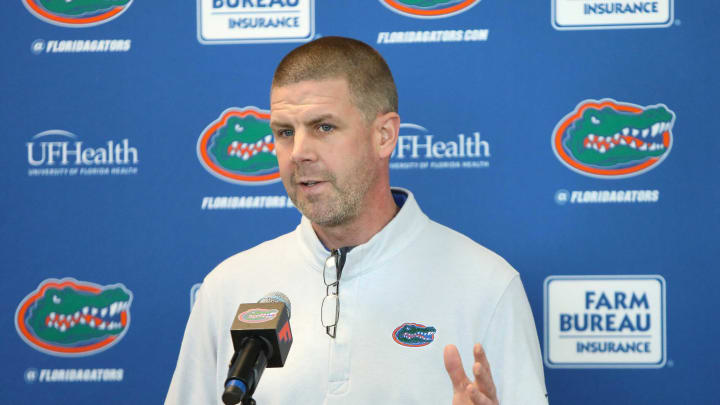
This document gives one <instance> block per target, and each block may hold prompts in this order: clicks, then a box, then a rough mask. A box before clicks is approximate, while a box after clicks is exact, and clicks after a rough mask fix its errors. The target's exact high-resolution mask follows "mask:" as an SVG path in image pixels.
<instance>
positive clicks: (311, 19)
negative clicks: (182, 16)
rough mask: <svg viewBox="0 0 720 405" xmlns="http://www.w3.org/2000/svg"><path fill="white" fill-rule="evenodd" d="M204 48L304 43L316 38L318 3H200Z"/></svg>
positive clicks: (275, 0)
mask: <svg viewBox="0 0 720 405" xmlns="http://www.w3.org/2000/svg"><path fill="white" fill-rule="evenodd" d="M197 15H198V17H197V25H198V28H197V30H198V31H197V38H198V41H200V43H202V44H243V43H245V44H248V43H249V44H253V43H268V42H304V41H309V40H311V39H312V38H313V36H314V35H315V0H197Z"/></svg>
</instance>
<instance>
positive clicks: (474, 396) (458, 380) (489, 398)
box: [443, 343, 499, 405]
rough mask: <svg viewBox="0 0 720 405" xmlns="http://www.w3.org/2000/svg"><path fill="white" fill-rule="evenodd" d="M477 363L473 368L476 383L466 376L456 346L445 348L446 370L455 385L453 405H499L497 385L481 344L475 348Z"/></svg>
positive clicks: (474, 353)
mask: <svg viewBox="0 0 720 405" xmlns="http://www.w3.org/2000/svg"><path fill="white" fill-rule="evenodd" d="M473 355H474V356H475V363H474V364H473V367H472V372H473V375H474V377H475V378H474V381H471V380H470V379H469V378H467V375H465V370H464V369H463V365H462V360H461V359H460V353H458V349H457V347H455V345H447V346H445V351H444V352H443V358H444V360H445V370H447V373H448V375H449V376H450V381H452V385H453V401H452V404H453V405H498V404H499V402H498V399H497V392H496V391H495V384H494V383H493V380H492V374H491V373H490V364H488V361H487V357H485V350H484V349H483V347H482V345H481V344H480V343H477V344H476V345H475V346H474V347H473Z"/></svg>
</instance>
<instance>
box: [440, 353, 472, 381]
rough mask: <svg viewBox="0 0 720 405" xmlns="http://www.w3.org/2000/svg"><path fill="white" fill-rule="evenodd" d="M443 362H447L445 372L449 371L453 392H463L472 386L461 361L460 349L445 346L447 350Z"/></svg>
mask: <svg viewBox="0 0 720 405" xmlns="http://www.w3.org/2000/svg"><path fill="white" fill-rule="evenodd" d="M443 360H445V370H447V373H448V375H449V376H450V381H452V385H453V391H455V392H463V391H464V390H465V389H466V388H467V386H468V385H472V384H470V380H469V379H468V378H467V376H466V375H465V370H464V369H463V365H462V360H461V359H460V353H458V349H457V347H455V345H447V346H445V350H444V351H443Z"/></svg>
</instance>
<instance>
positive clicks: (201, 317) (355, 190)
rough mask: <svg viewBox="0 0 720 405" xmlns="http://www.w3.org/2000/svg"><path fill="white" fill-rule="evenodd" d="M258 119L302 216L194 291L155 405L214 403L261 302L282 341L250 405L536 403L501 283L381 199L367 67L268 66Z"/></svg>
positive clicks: (363, 55) (386, 84)
mask: <svg viewBox="0 0 720 405" xmlns="http://www.w3.org/2000/svg"><path fill="white" fill-rule="evenodd" d="M270 105H271V114H270V115H271V118H270V126H271V128H272V131H273V133H274V135H275V147H276V153H277V158H278V163H279V168H280V175H281V177H282V181H283V184H284V186H285V189H286V190H287V193H288V195H289V196H290V198H291V199H292V201H293V202H294V203H295V205H296V206H297V207H298V209H299V210H300V211H301V212H302V214H303V218H302V220H301V223H300V225H299V226H298V227H297V229H296V230H295V231H293V232H291V233H289V234H286V235H284V236H281V237H279V238H277V239H274V240H271V241H268V242H265V243H263V244H261V245H258V246H256V247H254V248H252V249H250V250H247V251H245V252H242V253H239V254H237V255H235V256H232V257H230V258H229V259H227V260H226V261H224V262H223V263H221V264H220V265H219V266H218V267H217V268H216V269H215V270H213V271H212V272H211V273H210V274H209V275H208V276H207V277H206V278H205V281H204V282H203V286H202V288H201V289H200V291H199V293H198V300H197V301H196V303H195V307H194V308H193V311H192V314H191V315H190V320H189V321H188V326H187V329H186V331H185V336H184V339H183V344H182V348H181V351H180V356H179V359H178V364H177V369H176V370H175V375H174V376H173V380H172V383H171V385H170V391H169V393H168V396H167V399H166V404H181V403H182V404H209V403H221V402H220V396H221V394H222V391H223V383H224V381H225V378H226V375H227V370H228V361H229V359H230V358H231V357H232V354H233V351H232V350H233V349H232V344H231V341H230V337H229V329H230V325H231V323H232V320H233V317H234V315H235V309H236V308H237V306H238V304H240V303H243V302H252V301H253V300H257V299H258V298H260V297H261V296H262V294H263V293H265V292H268V291H273V290H278V291H282V292H284V293H285V294H287V295H288V297H289V298H290V301H291V303H292V331H293V338H294V343H293V347H292V349H291V351H290V354H289V356H288V359H287V362H286V364H285V367H283V368H279V369H268V370H266V371H265V373H264V374H263V378H262V381H261V382H260V384H259V386H258V389H257V391H256V392H255V395H254V398H255V399H256V400H257V402H258V403H259V404H261V405H265V404H291V403H292V404H303V405H304V404H340V403H342V404H344V405H349V404H396V403H416V404H421V403H422V404H443V403H451V402H452V403H453V404H455V405H460V404H498V403H502V404H503V405H508V404H545V403H547V400H546V396H545V386H544V377H543V369H542V362H541V359H540V349H539V345H538V341H537V333H536V331H535V325H534V322H533V318H532V313H531V311H530V307H529V305H528V302H527V298H526V296H525V293H524V291H523V288H522V284H521V282H520V280H519V277H518V274H517V272H516V271H515V270H513V269H512V268H511V267H510V266H509V265H508V264H507V263H506V262H505V261H504V260H503V259H502V258H500V257H499V256H497V255H495V254H494V253H492V252H490V251H488V250H487V249H485V248H483V247H481V246H480V245H478V244H476V243H475V242H473V241H471V240H470V239H468V238H466V237H465V236H463V235H460V234H459V233H457V232H455V231H452V230H450V229H448V228H446V227H444V226H442V225H439V224H437V223H435V222H432V221H430V220H429V219H428V218H427V217H426V216H425V215H424V214H423V213H422V211H420V208H419V206H418V204H417V202H416V201H415V199H414V197H413V195H412V194H411V193H410V192H409V191H407V190H402V189H391V188H390V185H389V159H390V155H391V153H392V151H393V149H394V148H395V144H396V141H397V138H398V132H399V127H400V117H399V116H398V113H397V111H398V106H397V93H396V89H395V84H394V82H393V78H392V75H391V73H390V70H389V68H388V67H387V64H386V63H385V61H384V60H383V59H382V57H381V56H380V55H379V54H378V53H377V52H376V51H375V50H373V49H372V48H371V47H369V46H367V45H366V44H364V43H362V42H359V41H355V40H352V39H347V38H339V37H325V38H321V39H318V40H315V41H313V42H310V43H308V44H305V45H303V46H301V47H299V48H297V49H295V50H294V51H292V52H291V53H289V54H288V55H287V56H286V57H285V58H284V59H283V60H282V61H281V62H280V65H279V66H278V68H277V70H276V72H275V76H274V78H273V84H272V89H271V96H270ZM321 318H322V321H321ZM479 343H482V344H479ZM455 345H458V346H459V347H460V349H461V350H462V352H463V353H464V354H465V355H466V356H467V358H466V361H469V360H471V361H472V362H473V364H472V366H471V372H470V375H471V377H470V378H469V377H468V374H466V372H465V370H464V368H463V365H462V361H461V358H460V355H459V352H458V349H457V348H456V346H455ZM471 353H472V354H471ZM443 361H444V365H445V367H444V369H445V371H444V370H443V367H442V364H441V363H442V362H443ZM466 364H467V363H466ZM491 370H492V371H491ZM448 376H449V377H450V378H449V379H448ZM451 390H452V391H451Z"/></svg>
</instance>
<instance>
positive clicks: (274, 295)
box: [258, 291, 290, 319]
mask: <svg viewBox="0 0 720 405" xmlns="http://www.w3.org/2000/svg"><path fill="white" fill-rule="evenodd" d="M268 302H277V303H280V304H285V309H287V316H288V319H290V298H288V297H287V295H285V294H283V293H281V292H280V291H273V292H269V293H267V294H265V296H264V297H262V298H260V301H258V303H261V304H262V303H268Z"/></svg>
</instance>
